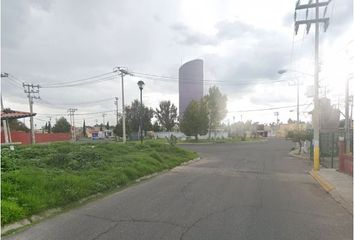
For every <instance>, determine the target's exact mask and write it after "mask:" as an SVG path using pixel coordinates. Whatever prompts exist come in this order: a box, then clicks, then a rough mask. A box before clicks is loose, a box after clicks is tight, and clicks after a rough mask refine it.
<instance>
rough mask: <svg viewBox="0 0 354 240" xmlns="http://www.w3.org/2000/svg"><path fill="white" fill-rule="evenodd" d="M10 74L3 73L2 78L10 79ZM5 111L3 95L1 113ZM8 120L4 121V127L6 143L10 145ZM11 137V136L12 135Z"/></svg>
mask: <svg viewBox="0 0 354 240" xmlns="http://www.w3.org/2000/svg"><path fill="white" fill-rule="evenodd" d="M8 76H9V74H8V73H1V78H5V77H8ZM2 111H4V103H3V102H2V93H1V112H2ZM7 125H8V124H7V120H5V119H4V120H2V127H3V130H4V137H5V143H9V131H8V127H7ZM10 137H11V135H10Z"/></svg>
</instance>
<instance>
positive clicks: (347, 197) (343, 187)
mask: <svg viewBox="0 0 354 240" xmlns="http://www.w3.org/2000/svg"><path fill="white" fill-rule="evenodd" d="M310 174H311V176H312V177H313V178H314V179H316V180H317V181H318V182H319V183H320V185H321V186H322V187H323V188H324V189H325V190H326V191H327V192H328V193H329V194H331V195H332V197H333V198H334V199H335V200H336V201H337V202H338V203H339V204H341V205H342V206H343V207H344V208H345V209H347V210H348V211H349V212H350V213H351V214H353V178H352V177H351V176H349V175H347V174H344V173H341V172H338V171H337V170H336V169H333V168H321V170H320V171H318V172H314V171H311V172H310Z"/></svg>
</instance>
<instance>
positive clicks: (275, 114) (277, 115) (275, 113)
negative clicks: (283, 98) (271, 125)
mask: <svg viewBox="0 0 354 240" xmlns="http://www.w3.org/2000/svg"><path fill="white" fill-rule="evenodd" d="M274 116H276V117H277V125H279V112H274Z"/></svg>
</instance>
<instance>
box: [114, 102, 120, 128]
mask: <svg viewBox="0 0 354 240" xmlns="http://www.w3.org/2000/svg"><path fill="white" fill-rule="evenodd" d="M114 105H116V121H117V122H116V124H117V126H118V123H119V119H118V117H119V116H118V97H115V100H114Z"/></svg>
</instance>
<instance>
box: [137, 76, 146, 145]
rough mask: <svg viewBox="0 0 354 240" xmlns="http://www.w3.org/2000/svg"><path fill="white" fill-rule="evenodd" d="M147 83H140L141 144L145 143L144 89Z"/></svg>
mask: <svg viewBox="0 0 354 240" xmlns="http://www.w3.org/2000/svg"><path fill="white" fill-rule="evenodd" d="M144 85H145V83H144V82H143V81H141V80H140V81H139V82H138V86H139V89H140V114H139V115H140V126H139V128H140V142H141V143H143V118H142V115H143V88H144Z"/></svg>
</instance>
